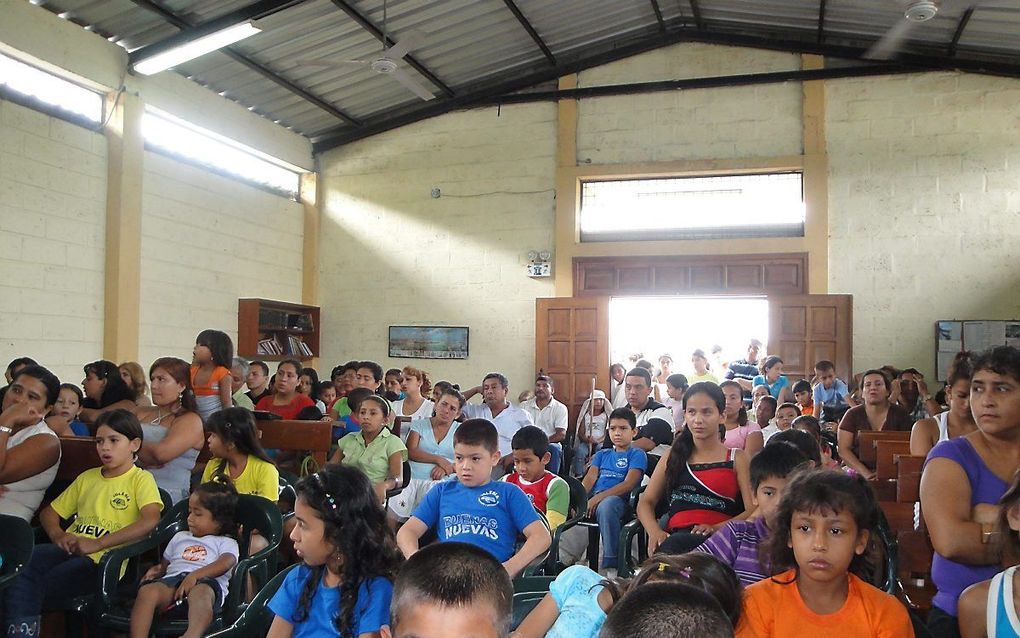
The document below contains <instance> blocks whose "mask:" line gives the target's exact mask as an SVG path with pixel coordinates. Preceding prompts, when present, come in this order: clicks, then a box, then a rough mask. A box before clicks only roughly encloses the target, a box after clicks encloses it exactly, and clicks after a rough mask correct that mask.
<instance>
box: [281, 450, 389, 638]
mask: <svg viewBox="0 0 1020 638" xmlns="http://www.w3.org/2000/svg"><path fill="white" fill-rule="evenodd" d="M296 491H297V502H295V504H294V518H295V520H296V521H297V525H296V526H295V527H294V531H292V532H291V534H290V538H291V540H293V541H294V550H295V552H296V553H297V555H298V556H299V557H300V558H301V559H302V560H303V561H304V564H303V565H301V566H299V567H298V568H297V569H295V570H293V571H291V572H290V573H289V574H287V577H286V578H285V579H284V581H283V584H282V585H281V586H280V590H279V591H278V592H277V593H276V595H275V596H273V599H272V600H271V601H270V602H269V609H270V610H271V611H272V612H273V613H274V614H276V618H275V619H274V620H273V624H272V626H271V627H270V629H269V634H268V636H269V638H287V637H289V636H343V637H344V638H347V637H356V638H378V637H379V636H380V631H381V629H382V627H383V626H384V625H388V624H389V610H390V598H391V597H392V595H393V577H394V575H395V574H396V572H397V568H398V566H399V565H400V562H401V561H402V560H403V558H402V556H401V554H400V552H399V551H398V550H397V544H396V541H395V539H394V537H393V532H392V531H391V530H390V528H389V525H387V524H386V515H385V513H384V512H383V509H382V506H381V505H380V504H379V501H378V499H377V498H376V496H375V492H374V491H373V489H372V483H371V481H369V480H368V477H367V476H365V474H364V473H362V471H361V470H359V469H357V468H355V467H351V466H347V465H328V466H326V468H325V469H323V470H322V471H321V472H318V473H316V474H312V475H311V476H309V477H308V478H306V479H304V480H302V481H301V482H300V483H298V484H297V486H296Z"/></svg>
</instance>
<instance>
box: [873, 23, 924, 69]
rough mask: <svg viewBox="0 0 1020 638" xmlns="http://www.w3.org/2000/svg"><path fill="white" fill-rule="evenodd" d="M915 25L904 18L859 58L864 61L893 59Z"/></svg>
mask: <svg viewBox="0 0 1020 638" xmlns="http://www.w3.org/2000/svg"><path fill="white" fill-rule="evenodd" d="M915 24H917V23H916V22H912V21H910V20H908V19H906V18H903V19H901V20H900V21H899V22H897V23H896V24H894V25H893V26H892V28H891V29H889V30H888V31H886V32H885V35H883V36H882V38H881V39H880V40H879V41H878V42H876V43H875V44H873V45H872V46H871V48H870V49H868V50H867V51H865V53H864V55H863V56H861V57H863V58H864V59H866V60H888V59H890V58H891V57H893V56H894V55H895V54H896V52H897V51H899V49H900V46H901V45H902V44H903V41H904V40H906V39H907V34H908V33H909V32H910V30H911V29H912V28H913V27H914V25H915Z"/></svg>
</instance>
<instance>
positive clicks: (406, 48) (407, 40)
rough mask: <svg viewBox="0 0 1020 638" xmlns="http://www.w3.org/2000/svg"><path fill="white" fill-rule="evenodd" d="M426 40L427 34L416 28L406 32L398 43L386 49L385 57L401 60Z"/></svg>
mask: <svg viewBox="0 0 1020 638" xmlns="http://www.w3.org/2000/svg"><path fill="white" fill-rule="evenodd" d="M424 42H425V34H424V33H422V32H421V31H419V30H417V29H415V30H413V31H408V32H407V33H405V34H404V36H403V37H402V38H400V40H399V41H397V43H396V44H394V45H393V46H391V47H390V48H388V49H386V53H385V54H384V56H385V57H387V58H389V59H391V60H399V59H400V58H402V57H404V56H405V55H407V54H408V53H410V52H411V51H413V50H414V49H417V48H418V47H419V46H421V45H422V43H424Z"/></svg>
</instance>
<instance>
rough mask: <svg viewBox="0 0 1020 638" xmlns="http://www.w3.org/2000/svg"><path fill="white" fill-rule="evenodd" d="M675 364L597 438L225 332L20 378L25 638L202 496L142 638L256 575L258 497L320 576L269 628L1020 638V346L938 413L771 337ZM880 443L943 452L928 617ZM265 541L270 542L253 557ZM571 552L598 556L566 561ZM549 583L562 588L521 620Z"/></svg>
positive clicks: (547, 418) (1, 429) (4, 485)
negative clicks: (897, 562) (894, 575)
mask: <svg viewBox="0 0 1020 638" xmlns="http://www.w3.org/2000/svg"><path fill="white" fill-rule="evenodd" d="M658 363H659V368H655V366H653V365H652V364H651V363H650V362H649V361H647V360H645V359H643V358H640V359H638V360H637V361H635V362H634V364H633V365H632V367H630V368H627V367H625V366H622V365H620V364H614V365H613V367H612V369H611V370H609V377H610V379H611V385H610V387H609V388H607V389H606V390H605V391H603V390H600V389H596V390H595V391H594V392H593V393H591V395H590V396H588V397H587V400H585V402H584V403H583V404H582V405H581V408H580V410H579V412H578V413H577V415H576V417H575V418H574V419H573V422H570V421H571V419H570V417H569V416H568V415H569V410H568V408H567V406H566V405H565V404H564V403H563V402H561V401H560V400H558V399H557V398H556V390H557V388H556V384H555V382H554V379H553V378H551V377H550V376H547V375H544V374H539V375H538V376H537V377H536V379H535V381H534V383H533V384H531V383H529V384H528V387H527V388H526V389H527V390H528V391H529V393H528V398H527V399H525V400H523V401H522V402H521V403H520V404H515V403H513V402H511V401H510V399H509V398H508V397H509V396H510V394H509V393H510V381H509V380H508V379H507V377H506V376H505V375H504V374H502V373H500V372H491V373H489V374H486V375H485V376H484V377H483V378H482V379H481V382H480V383H478V382H477V380H472V379H460V380H458V381H460V382H461V384H462V385H463V387H465V388H467V390H466V391H464V392H461V390H460V387H461V385H458V384H455V383H453V382H451V381H436V382H433V381H432V379H431V378H430V375H429V373H428V372H427V371H426V370H423V369H420V368H416V367H413V366H408V367H405V368H403V369H390V370H386V371H384V369H383V367H382V366H381V365H379V364H378V363H376V362H374V361H371V360H363V361H349V362H346V363H343V364H341V365H338V366H336V367H335V368H333V369H332V370H331V371H330V374H329V375H328V377H326V375H325V374H324V375H323V377H324V378H325V379H328V380H323V381H321V382H320V380H319V374H318V372H317V371H316V370H315V369H313V368H310V367H308V366H307V365H304V364H303V363H302V362H300V361H296V360H290V359H287V360H283V361H279V362H278V363H276V364H275V367H271V366H270V365H269V364H267V363H266V362H263V361H250V362H249V361H245V360H244V359H241V358H239V357H235V356H234V351H233V344H232V342H231V340H230V337H229V336H228V335H226V334H225V333H223V332H221V331H217V330H205V331H203V332H202V333H200V334H199V335H198V337H197V339H196V343H195V346H194V349H193V352H192V359H191V362H190V363H189V362H188V361H185V360H184V359H180V358H177V357H172V356H167V357H161V358H159V359H157V360H156V361H154V362H152V363H151V364H150V365H149V366H148V369H147V371H148V374H147V375H144V374H141V372H142V371H143V370H144V368H143V367H142V366H141V365H140V364H138V363H136V362H123V363H121V364H120V365H117V364H116V363H114V362H111V361H104V360H100V361H95V362H91V363H88V364H87V365H85V366H84V367H83V371H84V379H83V380H82V381H81V384H80V386H79V385H77V384H72V383H63V384H61V382H60V380H59V379H57V377H56V376H55V375H53V374H52V373H51V372H50V371H49V370H47V368H46V367H44V365H40V364H39V363H37V362H36V361H33V360H31V359H28V358H24V357H23V358H19V359H16V360H14V361H12V362H11V363H10V365H9V366H8V368H7V370H6V378H7V383H8V385H7V386H5V387H4V388H2V389H0V397H2V404H0V514H2V515H6V516H11V517H16V518H19V519H22V520H24V521H27V522H31V523H32V524H34V525H35V526H37V527H38V528H39V533H38V534H37V538H38V539H44V540H46V541H47V542H39V541H38V540H37V543H36V545H35V546H34V548H33V551H32V555H31V559H30V560H28V561H27V563H26V564H25V565H23V566H22V567H21V572H20V574H19V575H18V577H17V578H16V579H14V580H13V581H12V582H10V583H8V584H7V585H6V586H5V587H4V588H3V589H0V620H2V623H0V628H2V629H3V630H4V631H6V632H7V635H8V636H37V635H39V632H40V631H42V632H43V634H44V635H46V634H47V627H46V626H45V623H44V621H43V618H44V616H43V613H44V611H46V610H47V609H49V606H50V604H51V602H52V601H54V600H60V599H67V598H73V597H76V596H84V595H89V594H90V592H95V590H96V588H97V582H98V577H99V570H100V567H99V564H100V561H101V560H102V557H103V555H104V554H106V553H107V552H109V551H110V550H111V549H114V548H117V547H122V546H125V545H127V544H130V543H133V542H136V541H139V540H141V539H143V538H146V537H147V536H149V535H150V534H151V533H154V530H156V529H157V528H158V527H159V524H160V521H161V517H164V516H169V515H171V512H169V511H164V510H165V509H166V505H169V504H170V503H175V504H176V503H180V504H181V507H180V508H177V507H175V511H178V510H180V511H184V512H186V521H184V520H182V521H181V524H180V526H179V529H181V530H182V531H179V532H178V533H177V534H176V535H175V536H173V538H172V539H169V540H168V542H167V544H166V545H165V547H161V548H160V549H161V552H162V555H161V560H159V562H157V563H155V564H151V563H150V565H149V566H147V567H146V571H145V572H144V577H143V578H142V579H141V580H140V582H138V583H137V584H136V588H137V596H136V598H135V602H134V604H133V609H132V612H131V635H132V636H139V637H140V636H146V635H148V634H149V632H150V629H151V627H152V625H153V623H154V622H155V621H158V620H159V619H160V617H161V616H163V615H170V614H177V616H178V617H179V618H181V619H183V620H185V621H186V625H187V630H186V632H187V633H186V634H184V635H188V636H201V635H203V634H204V633H205V632H206V631H207V630H208V628H209V627H210V625H211V624H212V623H213V622H214V620H215V619H217V618H218V617H219V616H220V614H222V613H224V610H223V605H224V601H225V600H226V599H227V596H228V593H229V592H228V587H230V586H232V585H229V584H228V583H229V582H231V581H230V574H231V572H232V570H233V568H234V567H235V566H236V565H237V564H238V562H239V561H240V560H241V559H243V558H244V557H243V556H241V555H240V554H241V550H240V545H239V538H240V536H239V532H240V530H239V527H238V525H237V523H236V521H237V520H240V519H241V518H242V517H241V514H242V513H243V510H240V511H239V508H243V507H245V505H244V504H245V503H246V502H247V501H245V500H244V498H249V497H257V498H260V499H265V501H268V502H273V503H276V502H277V501H278V500H279V501H280V502H279V504H278V505H279V506H280V507H281V508H283V509H287V510H290V513H289V514H288V516H287V518H288V521H287V522H286V524H285V527H284V535H285V536H286V537H287V542H286V543H285V544H286V548H284V547H283V546H281V552H280V557H281V559H282V564H280V565H278V568H279V569H283V568H284V567H286V566H287V563H289V562H296V563H298V567H297V568H295V569H292V570H290V571H288V572H287V574H286V577H285V578H284V579H283V580H282V582H281V583H279V585H278V589H277V590H276V591H275V592H273V593H272V596H270V597H268V602H267V603H266V605H267V608H268V609H269V610H270V611H271V612H272V614H273V615H274V618H275V619H274V620H273V622H272V624H271V627H269V628H268V629H267V631H268V635H270V636H290V635H297V636H304V635H308V636H310V635H338V636H339V635H344V636H347V635H356V636H384V635H385V636H464V635H479V636H500V637H502V638H505V637H507V636H509V635H510V634H511V632H512V633H513V635H515V636H517V637H518V638H531V637H536V638H537V637H539V636H568V635H569V636H578V635H580V636H592V637H594V636H599V635H605V636H616V635H620V636H639V635H646V634H647V635H652V634H653V632H654V633H656V634H657V635H660V636H661V635H720V636H732V635H737V636H748V637H751V636H763V637H764V636H795V635H807V634H808V633H809V632H811V631H813V630H816V629H817V630H823V629H826V628H835V627H838V628H839V631H842V632H844V633H848V634H849V635H852V636H856V635H861V636H909V635H914V633H915V631H916V632H918V635H932V636H936V637H942V636H947V637H948V636H966V637H968V638H969V637H971V636H985V635H987V636H996V635H1020V621H1017V617H1018V613H1017V609H1016V603H1015V602H1014V600H1013V595H1012V591H1013V575H1014V570H1015V565H1016V564H1017V563H1020V540H1018V537H1017V534H1018V530H1020V483H1018V479H1017V470H1018V468H1020V350H1017V349H1016V348H1012V347H1006V346H1003V347H998V348H993V349H991V350H989V351H987V352H983V353H974V354H972V353H966V352H963V353H960V354H959V355H958V356H957V357H956V358H955V360H954V361H953V363H952V366H951V368H950V369H949V370H947V371H945V373H946V378H947V381H946V383H945V387H944V389H943V390H942V391H940V392H936V393H935V394H932V393H931V392H930V389H929V385H928V384H927V383H926V382H925V380H924V378H923V376H922V375H921V373H920V372H919V371H917V370H916V369H914V368H907V369H905V370H898V369H895V368H893V367H891V366H884V367H881V368H872V369H868V370H865V371H863V372H861V373H859V374H857V375H854V377H853V378H852V379H850V380H849V383H847V382H846V381H844V380H842V379H839V378H837V376H836V367H835V365H834V364H833V363H832V362H830V361H819V362H817V363H816V365H815V366H814V369H813V374H812V375H811V376H810V378H805V379H790V378H787V376H786V375H784V374H783V361H782V359H781V358H780V357H778V356H776V355H768V356H765V355H764V353H763V346H762V344H761V343H759V342H757V341H755V340H752V341H751V342H750V345H749V347H748V351H747V354H746V357H745V358H743V359H740V360H738V361H731V362H726V363H724V362H721V361H720V359H719V357H718V354H717V352H715V351H713V354H712V358H711V360H710V358H709V357H708V356H706V354H705V352H704V351H702V350H698V351H695V352H694V353H693V356H692V366H693V369H694V373H693V374H691V375H685V374H680V373H677V372H674V371H673V369H672V368H671V366H672V364H673V361H672V358H671V357H669V356H668V355H663V356H662V357H660V358H659V359H658ZM475 395H480V398H481V401H480V402H473V401H472V399H473V397H474V396H475ZM514 396H516V395H514ZM274 418H278V419H284V420H288V421H293V420H297V421H307V422H309V423H312V422H321V421H327V422H329V423H330V424H331V426H332V427H331V428H327V429H329V430H330V431H331V432H332V435H331V447H330V454H329V457H328V458H329V461H328V463H327V464H326V465H324V466H321V467H316V466H315V465H314V464H312V465H309V464H308V463H307V462H303V461H305V459H304V458H303V455H302V454H301V453H298V454H296V455H286V454H283V453H282V452H277V451H274V450H265V449H263V447H262V445H261V443H260V431H261V430H262V429H263V428H271V427H273V425H272V423H273V421H272V419H274ZM322 427H325V425H322ZM869 432H903V433H904V435H903V440H904V441H906V437H907V436H909V450H910V453H911V454H912V455H914V456H924V457H927V460H926V462H925V465H924V470H923V474H922V475H921V478H920V486H919V495H920V496H919V502H920V512H921V514H922V516H923V522H924V528H925V529H926V531H927V534H928V535H929V536H930V543H931V547H932V549H933V559H932V564H931V568H930V571H931V579H932V582H933V584H934V586H935V588H936V589H937V592H936V593H935V595H934V597H933V599H932V601H931V606H930V609H923V610H922V609H918V608H916V607H913V608H911V609H910V613H908V606H907V605H906V604H904V602H902V601H901V600H900V599H898V598H897V597H896V596H894V595H891V594H890V593H886V591H883V590H882V589H880V588H879V587H878V586H877V585H880V584H882V583H881V581H880V580H879V579H878V578H877V577H876V573H877V572H878V571H881V570H878V569H876V565H875V561H876V560H879V561H880V560H883V556H884V555H885V554H883V553H882V552H879V551H877V550H879V549H881V548H880V547H879V545H880V543H879V542H878V539H880V538H881V537H882V536H881V535H882V534H883V532H882V529H883V525H884V524H883V523H882V521H883V514H882V507H881V505H882V504H881V502H880V498H879V496H878V495H877V494H878V492H876V486H877V481H878V479H877V475H876V467H875V466H874V464H873V463H869V462H868V461H867V459H866V458H865V457H866V454H865V452H867V449H865V448H864V446H865V445H866V443H864V441H865V436H864V433H869ZM82 438H88V439H92V440H94V441H95V447H96V460H94V463H93V466H92V467H89V468H88V469H85V470H84V471H83V472H81V473H80V474H78V475H77V477H76V478H73V480H69V481H67V484H66V485H64V484H61V485H59V486H58V485H57V484H56V483H55V481H56V477H57V474H58V470H59V468H60V467H61V463H62V461H64V460H66V459H62V457H61V454H62V449H64V445H65V443H67V442H68V441H71V440H75V439H78V440H80V439H82ZM869 440H870V439H869ZM904 445H906V443H904ZM288 482H289V483H291V484H292V487H293V490H292V492H291V493H292V494H293V496H294V499H293V503H289V502H284V501H282V500H280V494H281V486H282V485H284V484H286V483H288ZM52 488H59V489H52ZM580 493H583V494H584V495H586V499H583V500H582V501H580V502H578V501H577V499H578V498H579V494H580ZM260 502H261V501H260ZM582 505H583V507H582ZM66 521H71V522H70V525H67V523H66ZM578 521H582V522H587V523H588V525H589V527H590V528H591V529H593V530H595V531H593V532H592V533H594V534H596V535H597V537H598V539H599V543H598V545H597V546H595V545H592V546H590V547H587V548H585V547H584V545H585V544H587V534H586V533H585V532H582V531H581V528H580V527H577V526H576V523H577V522H578ZM263 531H265V530H250V529H249V530H248V532H249V534H248V535H247V536H246V538H248V537H250V539H251V541H250V546H248V549H247V551H248V552H255V551H258V550H259V549H260V548H264V547H266V543H267V541H266V538H265V537H264V534H263V533H262V532H263ZM575 532H580V534H575ZM554 535H555V536H556V537H557V538H559V537H560V536H561V535H562V539H563V546H566V545H569V542H568V540H569V537H571V535H574V540H575V541H576V540H577V539H578V538H581V541H580V542H581V544H582V547H581V550H580V551H579V552H575V553H573V554H571V553H570V552H565V551H564V550H563V546H561V547H559V549H558V550H557V552H558V553H557V554H555V555H553V556H549V555H548V554H549V552H550V548H551V547H553V546H554V544H553V537H554ZM635 535H636V536H637V538H638V541H637V543H636V544H632V543H631V542H630V539H631V538H633V537H634V536H635ZM582 537H583V538H582ZM2 542H3V541H0V544H2ZM890 542H895V541H894V540H893V541H890ZM245 545H246V546H247V545H249V544H248V543H247V542H246V543H245ZM636 548H640V549H639V550H636ZM284 550H286V551H284ZM636 551H638V552H639V554H640V556H648V558H647V559H646V560H644V561H641V560H640V558H638V555H639V554H638V553H635V552H636ZM589 552H590V553H591V555H590V556H585V554H586V553H589ZM646 552H647V553H646ZM582 557H583V558H582ZM585 559H586V560H585ZM586 565H590V567H588V566H586ZM627 565H631V566H633V565H637V570H636V573H634V572H633V570H628V572H629V573H628V574H626V575H624V574H622V573H619V571H618V570H620V569H624V568H626V566H627ZM596 568H597V569H596ZM532 574H543V575H545V576H546V577H548V578H547V580H546V581H545V583H546V586H547V588H548V589H547V592H548V593H547V594H546V595H545V596H544V598H541V599H540V600H538V599H536V600H537V603H536V604H534V605H533V609H531V610H530V613H528V614H518V613H512V612H513V610H512V602H513V599H514V591H513V587H515V586H518V585H521V584H522V583H526V582H529V581H527V580H518V577H520V576H522V575H532ZM553 577H554V578H553ZM886 584H888V583H886ZM887 589H888V590H889V591H893V592H894V593H895V587H889V588H887ZM255 593H256V592H255V591H252V592H249V596H248V597H249V598H250V597H251V596H252V595H254V594H255ZM986 612H987V613H986ZM922 614H923V615H924V616H925V617H924V618H921V615H922ZM512 616H513V617H514V618H515V620H513V622H511V617H512ZM46 618H48V616H46ZM695 619H696V620H695ZM229 620H230V621H233V620H234V619H233V618H230V619H229ZM93 621H95V620H94V619H93ZM695 622H696V623H700V624H693V625H692V624H691V623H695ZM706 623H707V624H706ZM664 631H666V632H667V633H663V632H664ZM684 632H688V633H684ZM699 632H700V633H699ZM712 632H715V633H712ZM49 635H53V634H52V630H51V631H50V632H49Z"/></svg>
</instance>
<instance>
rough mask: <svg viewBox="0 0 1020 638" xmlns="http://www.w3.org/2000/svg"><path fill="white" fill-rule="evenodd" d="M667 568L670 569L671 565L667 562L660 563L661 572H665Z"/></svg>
mask: <svg viewBox="0 0 1020 638" xmlns="http://www.w3.org/2000/svg"><path fill="white" fill-rule="evenodd" d="M667 569H669V565H667V564H666V563H659V571H660V572H664V571H666V570H667Z"/></svg>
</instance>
